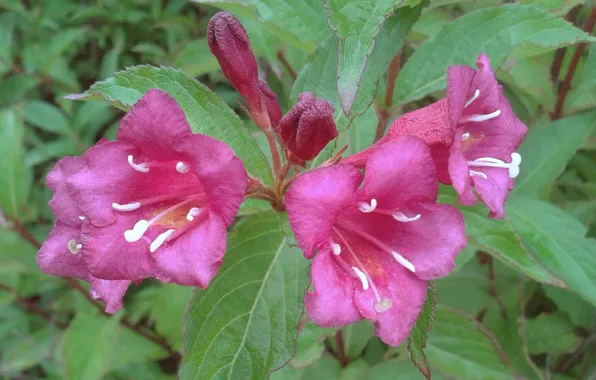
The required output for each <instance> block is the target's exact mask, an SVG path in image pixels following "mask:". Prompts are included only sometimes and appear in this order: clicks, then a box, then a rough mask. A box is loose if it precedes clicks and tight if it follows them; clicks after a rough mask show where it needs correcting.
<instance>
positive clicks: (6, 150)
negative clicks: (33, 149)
mask: <svg viewBox="0 0 596 380" xmlns="http://www.w3.org/2000/svg"><path fill="white" fill-rule="evenodd" d="M20 113H21V112H20V111H19V110H17V109H12V110H9V109H7V110H0V152H2V159H1V160H0V173H2V175H1V176H0V209H1V210H3V211H4V212H5V213H6V214H7V215H8V216H12V217H17V216H18V215H19V212H20V210H21V208H22V206H23V205H24V204H25V203H26V201H27V199H28V197H29V190H30V188H31V182H32V173H31V171H30V170H27V169H26V168H25V165H24V162H23V150H24V146H23V133H24V127H23V120H22V115H21V114H20Z"/></svg>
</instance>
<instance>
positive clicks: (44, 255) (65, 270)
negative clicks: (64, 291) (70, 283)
mask: <svg viewBox="0 0 596 380" xmlns="http://www.w3.org/2000/svg"><path fill="white" fill-rule="evenodd" d="M80 235H81V230H80V229H79V228H76V227H72V226H70V225H68V224H65V223H63V222H61V221H59V220H58V221H56V224H55V225H54V228H53V229H52V231H51V232H50V236H49V237H48V238H47V239H46V241H45V242H44V243H43V245H42V246H41V248H40V250H39V253H38V254H37V266H38V267H39V268H40V269H41V271H42V272H43V273H45V274H50V275H54V276H67V277H78V278H80V279H82V280H85V281H87V280H88V279H89V277H90V275H89V271H88V270H87V268H86V267H85V263H84V262H83V255H82V252H78V253H77V254H76V255H75V254H72V253H71V252H70V250H69V249H68V242H69V241H70V240H73V239H74V240H75V241H76V242H77V243H80Z"/></svg>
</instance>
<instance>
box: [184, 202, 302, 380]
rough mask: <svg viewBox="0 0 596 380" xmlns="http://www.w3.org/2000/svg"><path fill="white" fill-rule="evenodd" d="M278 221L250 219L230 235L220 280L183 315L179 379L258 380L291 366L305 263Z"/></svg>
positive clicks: (199, 293)
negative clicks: (184, 347) (271, 372)
mask: <svg viewBox="0 0 596 380" xmlns="http://www.w3.org/2000/svg"><path fill="white" fill-rule="evenodd" d="M278 217H279V215H277V214H275V213H271V212H269V213H261V214H256V215H252V216H248V217H246V218H245V219H243V220H242V221H241V222H240V223H239V224H238V225H237V226H236V229H235V231H233V232H232V233H230V234H229V239H228V251H227V253H226V259H225V261H224V264H223V265H222V267H221V269H220V270H219V273H218V275H217V276H216V277H215V279H214V280H213V281H212V282H211V284H210V286H209V288H207V290H205V291H197V292H196V293H195V295H194V296H193V298H192V300H191V304H190V306H189V309H188V315H187V319H186V323H185V326H184V330H185V342H186V352H187V355H186V357H185V358H184V361H183V363H182V367H181V369H180V378H181V379H182V380H185V379H210V378H213V377H214V376H216V377H226V378H231V379H238V380H242V379H253V380H261V379H264V378H266V377H267V374H268V373H269V372H270V371H271V370H274V369H277V368H279V367H281V366H283V365H284V364H285V363H286V362H287V361H288V360H290V358H291V355H292V354H293V352H294V349H295V339H296V335H297V332H298V331H297V324H298V321H299V318H300V315H301V314H302V309H303V297H304V292H305V290H306V288H307V287H308V284H309V277H308V264H309V263H308V262H307V261H306V260H305V259H304V258H303V257H302V252H301V251H300V250H299V249H297V248H294V247H290V246H289V245H288V241H287V239H286V237H285V236H284V233H283V232H282V231H281V229H280V221H279V220H278Z"/></svg>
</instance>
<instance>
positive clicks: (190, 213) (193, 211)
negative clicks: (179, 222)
mask: <svg viewBox="0 0 596 380" xmlns="http://www.w3.org/2000/svg"><path fill="white" fill-rule="evenodd" d="M200 213H201V209H200V208H198V207H193V208H191V209H190V210H189V211H188V214H186V220H188V221H189V222H192V221H193V220H194V219H195V216H198V215H199V214H200Z"/></svg>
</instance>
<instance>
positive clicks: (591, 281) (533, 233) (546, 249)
mask: <svg viewBox="0 0 596 380" xmlns="http://www.w3.org/2000/svg"><path fill="white" fill-rule="evenodd" d="M506 210H507V215H508V217H509V219H510V220H511V223H512V225H513V226H514V227H515V229H516V230H517V233H518V234H519V236H520V237H521V239H522V240H523V243H524V246H526V247H527V249H528V250H529V251H530V252H531V253H532V256H533V257H535V258H536V260H538V261H539V262H540V264H541V265H543V266H544V267H545V268H546V269H548V270H549V271H550V272H552V273H553V274H554V275H555V276H557V277H559V278H561V279H562V280H563V281H565V284H566V285H567V286H568V287H569V289H570V290H572V291H574V292H576V293H577V294H579V295H580V296H581V297H582V298H584V299H585V300H586V301H589V302H590V303H592V304H593V305H596V242H595V241H594V240H593V239H589V238H586V237H585V234H586V227H585V226H584V225H583V224H582V223H581V222H580V221H578V220H577V219H574V218H573V217H572V216H570V215H569V214H567V213H565V212H564V211H562V210H560V209H558V208H557V207H555V206H553V205H551V204H550V203H547V202H543V201H540V200H538V199H532V198H526V197H521V196H520V197H518V196H515V197H510V199H509V200H508V201H507V207H506Z"/></svg>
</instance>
